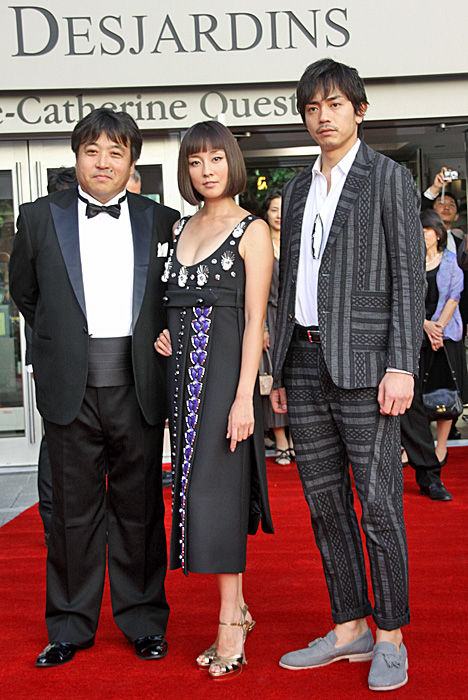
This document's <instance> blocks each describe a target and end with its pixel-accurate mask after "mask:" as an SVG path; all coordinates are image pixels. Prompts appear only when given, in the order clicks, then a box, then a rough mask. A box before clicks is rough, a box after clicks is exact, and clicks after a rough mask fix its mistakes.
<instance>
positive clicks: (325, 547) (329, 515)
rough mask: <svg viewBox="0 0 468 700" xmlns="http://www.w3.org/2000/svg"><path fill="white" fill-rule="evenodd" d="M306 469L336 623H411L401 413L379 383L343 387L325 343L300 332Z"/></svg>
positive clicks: (295, 371)
mask: <svg viewBox="0 0 468 700" xmlns="http://www.w3.org/2000/svg"><path fill="white" fill-rule="evenodd" d="M284 385H285V387H286V393H287V400H288V413H289V418H290V425H291V430H292V437H293V440H294V449H295V451H296V455H297V465H298V470H299V475H300V478H301V481H302V486H303V489H304V495H305V497H306V500H307V503H308V505H309V508H310V512H311V517H312V527H313V529H314V534H315V540H316V542H317V546H318V548H319V550H320V554H321V556H322V563H323V568H324V572H325V579H326V582H327V586H328V592H329V595H330V601H331V606H332V616H333V620H334V622H335V623H343V622H347V621H349V620H355V619H358V618H361V617H365V616H366V615H370V614H371V613H372V614H373V617H374V620H375V623H376V624H377V626H378V627H379V628H381V629H384V630H392V629H396V628H398V627H401V626H402V625H405V624H407V623H408V622H409V607H408V553H407V548H406V533H405V523H404V519H403V500H402V494H403V475H402V469H401V455H400V422H399V418H397V417H392V416H382V415H381V414H380V411H379V405H378V403H377V389H375V388H369V389H351V390H349V389H340V388H338V387H337V386H336V385H335V384H334V383H333V381H332V380H331V378H330V375H329V373H328V370H327V367H326V365H325V360H324V357H323V353H322V349H321V346H320V345H318V344H311V343H309V342H308V341H307V340H293V341H292V343H291V346H290V349H289V352H288V356H287V358H286V364H285V368H284ZM349 464H351V469H352V473H353V476H354V482H355V485H356V490H357V493H358V496H359V500H360V502H361V505H362V520H361V524H362V529H363V531H364V534H365V537H366V545H367V551H368V554H369V560H370V567H371V580H372V587H373V593H374V600H375V606H374V609H373V610H372V606H371V604H370V602H369V598H368V592H367V579H366V571H365V564H364V556H363V549H362V541H361V533H360V530H359V524H358V520H357V517H356V512H355V510H354V506H353V492H352V489H351V477H350V470H349Z"/></svg>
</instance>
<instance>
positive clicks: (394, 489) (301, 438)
mask: <svg viewBox="0 0 468 700" xmlns="http://www.w3.org/2000/svg"><path fill="white" fill-rule="evenodd" d="M297 103H298V110H299V112H300V114H301V116H302V119H303V121H304V123H305V125H306V127H307V129H308V131H309V133H310V135H311V136H312V138H313V139H314V141H316V142H317V143H318V145H319V146H320V149H321V154H320V156H319V157H318V158H317V160H316V161H315V163H314V164H313V165H312V166H309V167H308V168H306V169H305V170H303V171H302V172H301V173H299V174H298V175H297V176H296V177H295V178H293V179H292V180H291V181H290V182H288V183H287V185H286V186H285V188H284V192H283V220H282V228H281V257H280V261H281V262H280V297H279V306H278V320H277V329H276V333H277V338H278V340H277V343H276V346H275V354H274V364H275V382H276V383H275V387H277V388H276V389H274V391H273V392H272V397H271V399H272V404H273V408H274V409H275V410H276V411H277V412H279V413H282V412H285V411H286V410H287V411H288V413H289V417H290V421H291V429H292V436H293V440H294V447H295V450H296V454H297V463H298V469H299V474H300V477H301V481H302V485H303V489H304V494H305V497H306V500H307V503H308V505H309V508H310V511H311V516H312V526H313V529H314V534H315V539H316V542H317V545H318V547H319V550H320V553H321V556H322V562H323V567H324V572H325V578H326V582H327V585H328V590H329V595H330V600H331V606H332V618H333V621H334V622H335V625H336V626H335V629H334V630H332V631H331V632H329V634H328V635H327V636H326V637H325V638H324V639H320V638H319V639H316V640H315V641H314V642H312V643H311V644H310V645H309V647H307V648H306V649H301V650H299V651H294V652H291V653H289V654H286V655H285V656H283V657H282V659H281V661H280V665H281V666H283V667H285V668H290V669H299V668H301V669H303V668H316V667H318V666H323V665H326V664H329V663H332V662H334V661H338V660H340V659H349V661H365V660H367V659H371V658H372V666H371V670H370V674H369V687H370V688H371V689H372V690H391V689H394V688H398V687H400V686H402V685H404V684H405V683H406V682H407V679H408V676H407V671H406V669H407V655H406V649H405V647H404V645H403V643H402V634H401V631H400V628H401V627H402V626H403V625H406V624H407V623H408V622H409V607H408V559H407V548H406V535H405V524H404V520H403V503H402V492H403V477H402V470H401V459H400V424H399V415H400V414H402V413H404V412H405V410H406V409H407V408H408V407H409V406H410V405H411V401H412V396H413V384H414V379H413V376H414V374H416V373H417V371H418V356H419V348H420V346H421V340H422V328H423V318H424V293H425V274H424V239H423V235H422V229H421V225H420V223H419V217H418V212H419V195H418V192H417V191H416V188H415V186H414V183H413V178H412V176H411V174H410V173H409V172H408V170H406V169H405V168H403V167H401V166H400V165H398V164H396V163H394V162H393V161H391V160H390V159H388V158H386V157H384V156H382V155H380V154H378V153H375V152H374V151H372V150H371V149H370V148H369V147H368V146H366V145H365V144H364V143H363V142H362V141H361V140H360V139H359V135H360V132H361V129H362V120H363V117H364V114H365V112H366V109H367V104H368V102H367V98H366V93H365V90H364V85H363V82H362V80H361V78H360V77H359V75H358V73H357V72H356V70H355V69H353V68H349V67H348V66H345V65H343V64H340V63H336V62H335V61H332V60H331V59H325V60H322V61H317V62H316V63H314V64H312V65H311V66H309V67H308V68H307V69H306V71H305V73H304V75H303V76H302V78H301V80H300V82H299V85H298V89H297ZM350 464H351V469H352V472H353V477H354V482H355V485H356V489H357V493H358V495H359V499H360V501H361V505H362V512H363V515H362V521H361V522H362V527H363V531H364V534H365V537H366V544H367V550H368V553H369V559H370V564H371V578H372V586H373V593H374V599H375V605H374V608H372V606H371V603H370V602H369V597H368V592H367V580H366V572H365V564H364V555H363V549H362V542H361V533H360V530H359V525H358V520H357V517H356V513H355V510H354V507H353V495H352V490H351V479H350V470H349V465H350ZM370 614H372V615H373V617H374V621H375V623H376V625H377V639H376V644H375V646H374V641H373V637H372V633H371V631H370V629H369V628H368V626H367V621H366V616H367V615H370Z"/></svg>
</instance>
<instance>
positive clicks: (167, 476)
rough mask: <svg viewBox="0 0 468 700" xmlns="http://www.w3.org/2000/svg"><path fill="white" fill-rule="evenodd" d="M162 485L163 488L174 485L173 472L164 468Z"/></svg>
mask: <svg viewBox="0 0 468 700" xmlns="http://www.w3.org/2000/svg"><path fill="white" fill-rule="evenodd" d="M162 485H163V489H165V488H167V486H172V472H168V471H167V470H166V469H163V470H162Z"/></svg>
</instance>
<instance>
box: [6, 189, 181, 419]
mask: <svg viewBox="0 0 468 700" xmlns="http://www.w3.org/2000/svg"><path fill="white" fill-rule="evenodd" d="M128 206H129V212H130V221H131V227H132V236H133V250H134V280H133V320H132V335H133V340H132V354H133V371H134V378H135V387H136V393H137V396H138V401H139V404H140V407H141V410H142V412H143V415H144V417H145V419H146V420H147V422H148V423H150V424H151V425H155V424H156V423H158V422H161V421H163V420H165V417H166V406H167V400H166V395H165V360H164V358H163V357H162V356H161V355H159V354H158V353H156V352H155V350H154V347H153V343H154V341H155V339H156V338H157V336H158V334H159V333H160V331H161V330H162V329H163V328H165V327H166V315H165V311H164V309H163V305H162V297H163V295H164V288H165V285H164V284H163V282H162V281H161V275H162V273H163V271H164V263H165V262H166V260H167V255H168V253H169V249H170V247H171V244H172V225H173V223H174V222H175V221H176V220H177V218H178V217H179V213H178V212H176V211H175V210H173V209H169V208H168V207H165V206H161V205H158V204H155V203H154V202H152V201H151V200H150V199H148V198H146V197H141V196H139V195H135V194H132V193H128ZM100 216H105V214H100ZM10 291H11V295H12V297H13V299H14V301H15V302H16V304H17V306H18V308H19V310H20V311H21V313H22V314H23V316H24V317H25V319H26V322H27V323H29V325H30V326H31V328H32V329H33V339H32V346H33V352H32V362H33V365H34V379H35V383H36V396H37V406H38V409H39V411H40V413H41V415H42V416H43V417H44V418H45V419H46V420H48V421H52V422H54V423H58V424H60V425H68V424H69V423H71V421H72V420H73V419H74V418H75V417H76V416H77V414H78V411H79V409H80V407H81V404H82V402H83V397H84V393H85V389H86V380H87V374H88V347H89V334H88V324H87V318H86V304H85V295H84V287H83V277H82V270H81V258H80V245H79V234H78V198H77V190H76V189H73V190H63V191H59V192H55V193H53V194H51V195H48V196H47V197H42V198H40V199H38V200H36V201H35V202H32V203H29V204H23V205H22V206H21V207H20V214H19V217H18V224H17V234H16V237H15V241H14V245H13V251H12V254H11V260H10Z"/></svg>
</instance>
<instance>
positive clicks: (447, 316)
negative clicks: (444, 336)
mask: <svg viewBox="0 0 468 700" xmlns="http://www.w3.org/2000/svg"><path fill="white" fill-rule="evenodd" d="M457 306H458V301H455V299H447V301H446V302H445V306H444V308H443V309H442V311H441V314H440V316H439V318H438V319H437V321H438V323H440V325H441V326H442V328H445V326H446V325H447V323H448V322H449V321H450V320H451V318H452V316H453V314H454V313H455V309H456V308H457Z"/></svg>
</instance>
